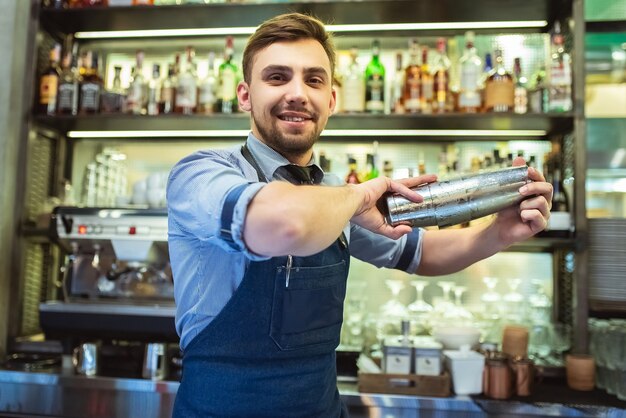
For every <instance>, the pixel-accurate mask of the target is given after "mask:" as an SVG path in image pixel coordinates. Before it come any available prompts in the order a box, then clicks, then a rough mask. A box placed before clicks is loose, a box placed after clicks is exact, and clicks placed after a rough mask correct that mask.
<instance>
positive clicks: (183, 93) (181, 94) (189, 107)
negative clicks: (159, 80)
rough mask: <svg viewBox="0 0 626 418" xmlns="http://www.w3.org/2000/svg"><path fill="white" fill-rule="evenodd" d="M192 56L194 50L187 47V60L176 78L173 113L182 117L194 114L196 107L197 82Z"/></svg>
mask: <svg viewBox="0 0 626 418" xmlns="http://www.w3.org/2000/svg"><path fill="white" fill-rule="evenodd" d="M194 55H195V51H194V49H193V48H192V47H187V50H186V57H187V59H186V60H184V61H183V63H184V66H183V69H182V71H181V73H180V75H179V76H178V85H177V87H176V101H175V111H176V113H182V114H184V115H191V114H193V113H195V112H196V107H197V106H198V80H197V76H196V66H195V64H194V62H193V58H194Z"/></svg>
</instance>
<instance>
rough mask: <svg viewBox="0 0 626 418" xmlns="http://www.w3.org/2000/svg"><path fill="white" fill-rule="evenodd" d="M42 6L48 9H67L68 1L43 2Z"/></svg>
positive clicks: (48, 0)
mask: <svg viewBox="0 0 626 418" xmlns="http://www.w3.org/2000/svg"><path fill="white" fill-rule="evenodd" d="M41 6H42V7H43V8H46V9H66V8H67V6H68V4H67V0H43V1H42V2H41Z"/></svg>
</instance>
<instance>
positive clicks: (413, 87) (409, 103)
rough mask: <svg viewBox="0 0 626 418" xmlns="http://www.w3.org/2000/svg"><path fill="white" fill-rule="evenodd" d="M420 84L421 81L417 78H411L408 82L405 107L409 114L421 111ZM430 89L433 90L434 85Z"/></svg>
mask: <svg viewBox="0 0 626 418" xmlns="http://www.w3.org/2000/svg"><path fill="white" fill-rule="evenodd" d="M420 84H421V83H420V79H419V78H417V77H410V78H407V80H406V95H405V99H404V107H405V108H406V110H408V111H409V112H417V111H418V110H419V109H420ZM430 87H431V89H432V83H431V84H430ZM431 94H432V93H431Z"/></svg>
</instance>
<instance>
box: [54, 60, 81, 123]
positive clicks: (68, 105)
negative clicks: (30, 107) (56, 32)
mask: <svg viewBox="0 0 626 418" xmlns="http://www.w3.org/2000/svg"><path fill="white" fill-rule="evenodd" d="M79 82H80V80H79V78H78V71H77V70H76V65H75V62H74V54H72V52H70V51H67V52H66V53H65V55H64V56H63V62H62V63H61V77H60V80H59V89H58V93H57V113H58V114H59V115H76V114H77V113H78V97H79V95H80V92H79V87H78V86H79Z"/></svg>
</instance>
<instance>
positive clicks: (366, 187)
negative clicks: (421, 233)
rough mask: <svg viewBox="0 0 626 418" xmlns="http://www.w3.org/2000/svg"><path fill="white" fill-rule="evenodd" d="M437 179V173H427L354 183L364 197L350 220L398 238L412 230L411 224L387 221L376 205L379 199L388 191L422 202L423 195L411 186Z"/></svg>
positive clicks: (378, 178)
mask: <svg viewBox="0 0 626 418" xmlns="http://www.w3.org/2000/svg"><path fill="white" fill-rule="evenodd" d="M436 180H437V176H436V175H434V174H426V175H422V176H418V177H411V178H407V179H401V180H391V179H390V178H388V177H377V178H375V179H372V180H369V181H366V182H365V183H361V184H356V185H352V187H354V188H355V190H357V191H358V192H359V193H360V194H362V196H363V197H362V203H361V206H360V207H359V208H358V209H357V211H356V212H355V213H354V215H353V216H352V218H351V219H350V221H351V222H354V223H355V224H357V225H359V226H361V227H362V228H365V229H368V230H370V231H372V232H375V233H377V234H381V235H384V236H387V237H389V238H393V239H398V238H400V237H401V236H403V235H405V234H408V233H409V232H411V231H412V228H411V227H410V226H409V225H398V226H391V225H389V224H388V223H387V222H386V221H385V216H384V215H383V214H382V213H381V211H380V210H379V209H378V207H377V206H376V204H377V202H378V200H379V199H380V198H381V197H382V196H383V195H385V194H386V193H397V194H400V195H402V196H404V197H406V198H407V199H409V200H411V201H413V202H416V203H420V202H422V201H423V200H424V199H423V198H422V196H421V195H419V194H418V193H416V192H414V191H413V190H411V188H412V187H417V186H419V185H421V184H425V183H432V182H433V181H436Z"/></svg>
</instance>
